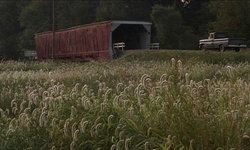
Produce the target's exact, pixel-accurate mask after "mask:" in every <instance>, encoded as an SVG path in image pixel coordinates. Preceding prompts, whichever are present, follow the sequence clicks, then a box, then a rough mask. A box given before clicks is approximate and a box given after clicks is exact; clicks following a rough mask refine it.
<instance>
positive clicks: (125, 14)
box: [96, 0, 153, 21]
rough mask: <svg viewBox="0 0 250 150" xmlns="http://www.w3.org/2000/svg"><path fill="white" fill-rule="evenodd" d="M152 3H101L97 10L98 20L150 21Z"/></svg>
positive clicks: (115, 0) (114, 1)
mask: <svg viewBox="0 0 250 150" xmlns="http://www.w3.org/2000/svg"><path fill="white" fill-rule="evenodd" d="M152 4H153V3H152V2H151V1H141V0H134V1H132V0H127V1H121V0H113V1H105V0H102V1H100V5H99V7H98V8H97V14H96V20H97V21H104V20H141V21H150V17H149V16H150V12H151V7H152Z"/></svg>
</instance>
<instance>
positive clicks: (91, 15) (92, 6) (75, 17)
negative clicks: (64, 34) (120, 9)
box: [55, 0, 98, 29]
mask: <svg viewBox="0 0 250 150" xmlns="http://www.w3.org/2000/svg"><path fill="white" fill-rule="evenodd" d="M97 6H98V1H91V0H87V1H78V0H76V1H58V2H56V7H55V11H56V25H57V29H64V28H69V27H72V26H78V25H83V24H88V23H92V22H94V21H95V14H96V8H97Z"/></svg>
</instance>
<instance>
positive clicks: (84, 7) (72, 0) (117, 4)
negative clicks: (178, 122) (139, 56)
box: [0, 0, 250, 59]
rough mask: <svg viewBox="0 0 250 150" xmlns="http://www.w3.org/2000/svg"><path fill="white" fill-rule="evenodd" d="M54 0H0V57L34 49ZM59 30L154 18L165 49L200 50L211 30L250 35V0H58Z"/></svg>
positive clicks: (46, 25) (49, 27)
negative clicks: (98, 23) (90, 24)
mask: <svg viewBox="0 0 250 150" xmlns="http://www.w3.org/2000/svg"><path fill="white" fill-rule="evenodd" d="M52 10H53V1H52V0H36V1H33V0H24V1H17V0H16V1H14V0H12V1H7V0H6V1H0V52H1V55H0V58H1V59H19V58H21V57H22V56H23V52H24V51H25V50H34V49H35V40H34V34H35V33H39V32H44V31H51V30H52V16H53V15H52ZM54 12H55V13H54V15H55V29H56V30H59V29H64V28H68V27H72V26H77V25H82V24H88V23H92V22H98V21H105V20H136V21H149V22H152V23H153V27H152V41H156V42H160V43H161V48H164V49H197V48H198V40H199V39H200V38H204V37H205V36H206V35H207V34H208V32H212V31H225V32H228V33H229V34H230V36H235V37H236V36H237V37H244V38H246V39H247V40H248V43H249V40H250V15H249V14H250V1H249V0H241V1H237V0H230V1H228V0H216V1H213V0H188V1H187V3H186V2H185V0H148V1H142V0H84V1H80V0H55V1H54Z"/></svg>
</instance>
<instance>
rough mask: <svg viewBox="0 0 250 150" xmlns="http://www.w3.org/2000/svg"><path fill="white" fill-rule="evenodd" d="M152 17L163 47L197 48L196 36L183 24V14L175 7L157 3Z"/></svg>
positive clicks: (158, 38)
mask: <svg viewBox="0 0 250 150" xmlns="http://www.w3.org/2000/svg"><path fill="white" fill-rule="evenodd" d="M151 17H152V20H153V23H154V25H155V27H156V30H157V35H156V36H157V37H156V38H157V40H158V41H159V42H160V43H161V46H162V47H163V48H168V49H173V48H174V49H177V48H184V49H193V48H195V45H196V40H197V39H196V36H195V35H194V34H193V33H192V30H191V29H190V28H189V27H186V26H184V25H183V23H184V22H183V19H182V16H181V14H180V13H179V12H178V11H176V10H175V8H174V7H164V6H160V5H155V6H154V7H153V10H152V14H151Z"/></svg>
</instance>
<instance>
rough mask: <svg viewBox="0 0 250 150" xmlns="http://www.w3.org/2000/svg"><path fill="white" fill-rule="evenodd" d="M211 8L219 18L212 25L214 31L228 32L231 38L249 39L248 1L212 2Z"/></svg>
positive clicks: (249, 6)
mask: <svg viewBox="0 0 250 150" xmlns="http://www.w3.org/2000/svg"><path fill="white" fill-rule="evenodd" d="M210 8H211V10H212V11H213V12H214V14H215V15H216V17H217V18H216V20H215V21H214V22H213V23H212V27H213V28H212V29H213V30H214V31H226V32H228V33H229V34H230V35H231V36H234V37H245V38H247V39H249V37H250V32H249V31H250V29H249V28H250V26H249V25H250V17H249V15H248V14H249V13H250V3H249V1H248V0H242V1H239V2H238V1H227V2H225V1H221V0H220V1H212V2H211V5H210ZM232 16H233V17H232Z"/></svg>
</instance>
